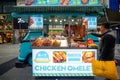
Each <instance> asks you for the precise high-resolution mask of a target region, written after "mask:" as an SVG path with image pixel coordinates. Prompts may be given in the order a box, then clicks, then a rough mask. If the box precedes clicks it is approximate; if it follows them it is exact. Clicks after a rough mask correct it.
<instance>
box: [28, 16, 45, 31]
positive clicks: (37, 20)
mask: <svg viewBox="0 0 120 80" xmlns="http://www.w3.org/2000/svg"><path fill="white" fill-rule="evenodd" d="M28 22H29V29H43V17H42V16H37V15H34V16H31V17H30V18H29V21H28Z"/></svg>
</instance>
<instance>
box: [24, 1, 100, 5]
mask: <svg viewBox="0 0 120 80" xmlns="http://www.w3.org/2000/svg"><path fill="white" fill-rule="evenodd" d="M98 4H99V0H25V5H30V6H76V5H77V6H83V5H98Z"/></svg>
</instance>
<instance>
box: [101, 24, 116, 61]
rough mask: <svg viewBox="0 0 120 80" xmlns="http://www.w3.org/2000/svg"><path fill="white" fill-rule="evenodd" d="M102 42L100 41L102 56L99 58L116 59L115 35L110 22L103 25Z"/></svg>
mask: <svg viewBox="0 0 120 80" xmlns="http://www.w3.org/2000/svg"><path fill="white" fill-rule="evenodd" d="M101 33H102V37H101V43H100V57H99V60H105V61H110V60H114V55H115V54H114V51H115V40H116V39H115V36H114V33H113V32H112V31H111V30H110V24H109V23H103V24H102V25H101Z"/></svg>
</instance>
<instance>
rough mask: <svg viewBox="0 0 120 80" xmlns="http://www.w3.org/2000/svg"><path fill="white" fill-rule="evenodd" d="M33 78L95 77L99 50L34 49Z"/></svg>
mask: <svg viewBox="0 0 120 80" xmlns="http://www.w3.org/2000/svg"><path fill="white" fill-rule="evenodd" d="M32 56H33V57H32V60H33V65H32V71H33V72H32V73H33V76H93V73H92V64H91V61H92V60H93V59H96V56H97V49H32Z"/></svg>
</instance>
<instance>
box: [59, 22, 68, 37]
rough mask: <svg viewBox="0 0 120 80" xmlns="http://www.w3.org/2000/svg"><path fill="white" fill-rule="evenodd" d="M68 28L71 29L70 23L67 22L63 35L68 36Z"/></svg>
mask: <svg viewBox="0 0 120 80" xmlns="http://www.w3.org/2000/svg"><path fill="white" fill-rule="evenodd" d="M68 30H69V25H68V24H65V27H64V30H63V31H62V33H61V35H62V36H65V37H68V36H69V32H68Z"/></svg>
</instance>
